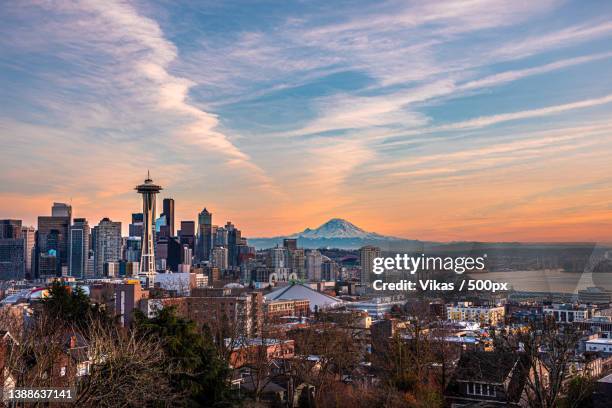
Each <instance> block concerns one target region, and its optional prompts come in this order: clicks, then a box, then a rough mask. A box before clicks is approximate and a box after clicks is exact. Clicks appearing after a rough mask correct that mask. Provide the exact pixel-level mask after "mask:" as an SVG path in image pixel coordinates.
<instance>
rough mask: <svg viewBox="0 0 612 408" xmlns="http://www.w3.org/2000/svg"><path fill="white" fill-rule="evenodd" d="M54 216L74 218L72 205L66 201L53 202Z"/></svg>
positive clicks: (52, 210)
mask: <svg viewBox="0 0 612 408" xmlns="http://www.w3.org/2000/svg"><path fill="white" fill-rule="evenodd" d="M51 216H52V217H68V218H70V220H72V206H70V205H68V204H65V203H53V207H51Z"/></svg>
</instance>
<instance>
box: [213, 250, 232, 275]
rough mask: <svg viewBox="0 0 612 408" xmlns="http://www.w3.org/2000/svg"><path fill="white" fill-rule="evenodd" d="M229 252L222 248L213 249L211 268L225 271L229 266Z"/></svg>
mask: <svg viewBox="0 0 612 408" xmlns="http://www.w3.org/2000/svg"><path fill="white" fill-rule="evenodd" d="M228 260H229V252H228V250H227V248H224V247H214V248H213V250H212V266H214V267H217V268H219V269H221V270H222V271H224V270H226V269H227V267H228V266H229V264H228Z"/></svg>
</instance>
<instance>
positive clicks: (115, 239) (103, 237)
mask: <svg viewBox="0 0 612 408" xmlns="http://www.w3.org/2000/svg"><path fill="white" fill-rule="evenodd" d="M94 235H95V237H96V246H95V248H94V271H95V275H96V276H103V275H104V264H105V263H108V262H118V261H119V260H121V222H119V221H116V222H115V221H111V220H110V219H108V218H103V219H102V220H101V221H100V223H99V224H98V225H96V226H95V227H94Z"/></svg>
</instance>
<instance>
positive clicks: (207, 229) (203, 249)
mask: <svg viewBox="0 0 612 408" xmlns="http://www.w3.org/2000/svg"><path fill="white" fill-rule="evenodd" d="M212 239H213V237H212V213H210V212H208V210H207V209H206V208H204V209H203V210H202V212H201V213H199V214H198V236H197V241H196V251H195V258H196V261H197V262H199V263H202V262H206V261H210V256H211V254H212Z"/></svg>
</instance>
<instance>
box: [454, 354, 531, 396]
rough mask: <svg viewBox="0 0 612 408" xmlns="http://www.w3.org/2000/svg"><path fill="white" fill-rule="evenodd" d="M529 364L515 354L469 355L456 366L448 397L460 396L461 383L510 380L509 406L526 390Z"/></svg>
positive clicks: (498, 382) (462, 357)
mask: <svg viewBox="0 0 612 408" xmlns="http://www.w3.org/2000/svg"><path fill="white" fill-rule="evenodd" d="M527 371H528V364H527V361H526V360H525V355H524V354H519V353H512V352H489V351H478V350H473V351H467V352H465V353H464V354H463V355H462V356H461V359H460V360H459V362H458V363H457V369H456V370H455V374H454V376H453V379H452V381H451V383H450V384H449V386H448V388H447V390H446V395H447V396H461V395H462V392H461V389H460V387H459V386H458V383H459V382H481V383H488V384H502V383H504V382H505V381H506V380H507V379H508V378H510V382H509V384H508V389H507V395H508V398H509V401H510V402H516V401H518V400H519V399H520V397H521V394H522V391H523V388H524V386H525V379H526V375H525V373H526V372H527Z"/></svg>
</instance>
